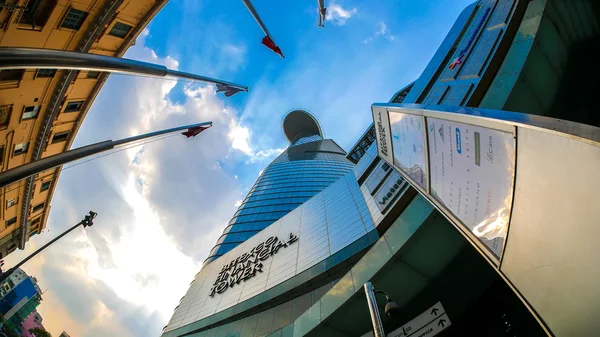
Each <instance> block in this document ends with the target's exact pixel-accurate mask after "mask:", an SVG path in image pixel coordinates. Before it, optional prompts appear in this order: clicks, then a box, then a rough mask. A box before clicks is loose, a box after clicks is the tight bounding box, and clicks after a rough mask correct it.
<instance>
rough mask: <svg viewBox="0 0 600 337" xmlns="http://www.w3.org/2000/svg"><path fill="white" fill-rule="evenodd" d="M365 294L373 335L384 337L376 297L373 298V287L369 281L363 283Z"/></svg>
mask: <svg viewBox="0 0 600 337" xmlns="http://www.w3.org/2000/svg"><path fill="white" fill-rule="evenodd" d="M364 288H365V295H367V304H368V305H369V313H371V323H372V324H373V334H374V335H375V337H385V331H384V330H383V323H382V322H381V315H380V314H379V307H377V299H376V298H375V289H373V285H372V284H371V282H367V283H365V285H364Z"/></svg>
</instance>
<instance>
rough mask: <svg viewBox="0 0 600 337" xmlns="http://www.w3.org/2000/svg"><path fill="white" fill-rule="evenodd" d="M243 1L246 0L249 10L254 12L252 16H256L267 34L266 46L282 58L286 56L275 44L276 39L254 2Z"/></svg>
mask: <svg viewBox="0 0 600 337" xmlns="http://www.w3.org/2000/svg"><path fill="white" fill-rule="evenodd" d="M242 2H244V5H246V8H248V11H249V12H250V14H252V17H253V18H254V20H255V21H256V23H257V24H258V26H259V27H260V29H262V31H263V32H264V33H265V35H266V36H265V37H264V38H263V39H262V44H264V45H265V46H267V48H269V49H271V50H272V51H274V52H276V53H277V54H279V56H281V57H282V58H285V56H283V53H282V52H281V49H279V47H278V46H277V45H276V44H275V41H273V37H271V34H270V33H269V30H268V29H267V26H266V25H265V23H264V22H263V21H262V19H261V18H260V16H259V15H258V12H257V11H256V9H255V8H254V5H252V3H251V2H250V0H242Z"/></svg>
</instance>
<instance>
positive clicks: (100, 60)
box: [0, 47, 248, 91]
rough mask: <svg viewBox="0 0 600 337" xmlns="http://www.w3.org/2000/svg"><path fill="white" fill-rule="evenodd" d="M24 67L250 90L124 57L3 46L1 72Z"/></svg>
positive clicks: (0, 62)
mask: <svg viewBox="0 0 600 337" xmlns="http://www.w3.org/2000/svg"><path fill="white" fill-rule="evenodd" d="M23 68H25V69H31V68H33V69H76V70H94V71H104V72H111V73H124V74H136V75H137V74H142V75H148V76H153V77H166V76H173V77H177V78H185V79H190V80H196V81H204V82H209V83H215V84H224V85H227V86H230V87H235V88H239V89H242V90H244V91H248V87H247V86H245V85H241V84H235V83H231V82H227V81H221V80H218V79H215V78H210V77H205V76H200V75H195V74H191V73H186V72H181V71H177V70H172V69H168V68H167V67H165V66H163V65H160V64H154V63H148V62H142V61H136V60H132V59H126V58H121V57H111V56H104V55H97V54H89V53H79V52H72V51H64V50H54V49H41V48H8V47H0V70H2V69H23Z"/></svg>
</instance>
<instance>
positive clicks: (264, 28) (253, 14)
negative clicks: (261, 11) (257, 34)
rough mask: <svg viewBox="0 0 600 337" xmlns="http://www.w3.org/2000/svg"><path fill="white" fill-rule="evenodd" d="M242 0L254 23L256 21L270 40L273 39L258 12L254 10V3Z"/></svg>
mask: <svg viewBox="0 0 600 337" xmlns="http://www.w3.org/2000/svg"><path fill="white" fill-rule="evenodd" d="M242 2H244V5H246V8H248V11H250V14H252V16H253V17H254V20H256V23H258V25H259V26H260V28H261V29H262V30H263V32H264V33H265V35H266V36H268V37H269V38H270V39H271V40H273V37H272V36H271V34H270V33H269V31H268V30H267V26H266V25H265V23H264V22H263V21H262V19H261V18H260V16H258V12H256V9H254V5H252V3H251V2H250V0H242Z"/></svg>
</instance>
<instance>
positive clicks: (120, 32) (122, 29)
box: [108, 22, 132, 39]
mask: <svg viewBox="0 0 600 337" xmlns="http://www.w3.org/2000/svg"><path fill="white" fill-rule="evenodd" d="M131 28H132V27H131V26H130V25H128V24H125V23H122V22H117V23H115V25H114V26H113V27H112V29H111V30H110V32H108V35H111V36H116V37H120V38H122V39H123V38H125V36H127V34H129V32H130V31H131Z"/></svg>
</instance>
